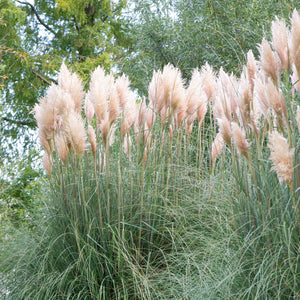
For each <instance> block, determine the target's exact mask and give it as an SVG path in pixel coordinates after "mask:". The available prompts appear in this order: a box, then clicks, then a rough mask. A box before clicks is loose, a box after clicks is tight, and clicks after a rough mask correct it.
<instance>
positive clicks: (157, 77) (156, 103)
mask: <svg viewBox="0 0 300 300" xmlns="http://www.w3.org/2000/svg"><path fill="white" fill-rule="evenodd" d="M164 93H165V92H164V84H163V78H162V73H161V72H160V71H158V72H156V71H153V76H152V79H151V82H150V84H149V87H148V97H149V100H150V102H151V103H152V106H153V108H155V109H156V110H157V111H158V112H160V111H161V109H162V108H163V106H164Z"/></svg>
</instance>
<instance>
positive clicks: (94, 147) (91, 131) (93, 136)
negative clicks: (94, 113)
mask: <svg viewBox="0 0 300 300" xmlns="http://www.w3.org/2000/svg"><path fill="white" fill-rule="evenodd" d="M88 134H89V137H90V143H91V149H92V152H93V155H94V157H95V156H96V150H97V140H96V133H95V130H94V128H93V127H92V126H91V125H89V126H88Z"/></svg>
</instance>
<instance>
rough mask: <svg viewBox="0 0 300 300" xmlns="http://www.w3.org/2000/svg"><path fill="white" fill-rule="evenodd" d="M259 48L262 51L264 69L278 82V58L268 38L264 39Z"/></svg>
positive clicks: (261, 61) (261, 58) (261, 62)
mask: <svg viewBox="0 0 300 300" xmlns="http://www.w3.org/2000/svg"><path fill="white" fill-rule="evenodd" d="M258 50H259V53H260V65H261V67H262V69H263V70H264V71H265V73H266V74H267V75H268V76H269V77H271V78H272V79H273V81H274V82H277V80H278V73H279V72H278V71H279V70H278V60H277V59H276V57H275V53H274V52H273V51H272V49H271V46H270V44H269V43H268V41H267V40H266V39H263V40H262V42H261V44H260V46H259V48H258Z"/></svg>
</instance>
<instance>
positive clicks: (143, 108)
mask: <svg viewBox="0 0 300 300" xmlns="http://www.w3.org/2000/svg"><path fill="white" fill-rule="evenodd" d="M146 111H147V105H146V99H145V97H143V99H142V101H141V103H140V105H139V112H138V124H137V126H138V127H139V128H142V127H144V124H145V120H146Z"/></svg>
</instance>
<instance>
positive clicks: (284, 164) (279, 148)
mask: <svg viewBox="0 0 300 300" xmlns="http://www.w3.org/2000/svg"><path fill="white" fill-rule="evenodd" d="M269 148H270V150H271V154H270V159H271V161H272V162H273V167H272V170H273V171H275V172H276V173H277V177H278V179H279V181H280V182H286V183H287V184H288V185H291V184H292V181H293V155H294V149H290V148H289V144H288V142H287V140H286V138H284V137H283V136H282V135H281V134H280V133H278V132H277V131H273V132H272V133H270V135H269Z"/></svg>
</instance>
